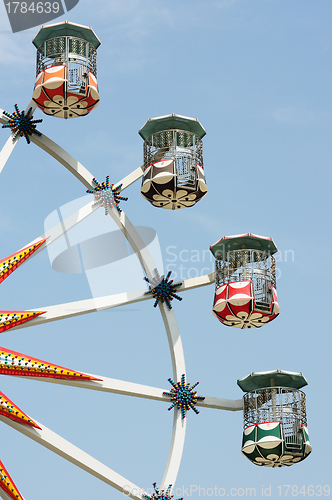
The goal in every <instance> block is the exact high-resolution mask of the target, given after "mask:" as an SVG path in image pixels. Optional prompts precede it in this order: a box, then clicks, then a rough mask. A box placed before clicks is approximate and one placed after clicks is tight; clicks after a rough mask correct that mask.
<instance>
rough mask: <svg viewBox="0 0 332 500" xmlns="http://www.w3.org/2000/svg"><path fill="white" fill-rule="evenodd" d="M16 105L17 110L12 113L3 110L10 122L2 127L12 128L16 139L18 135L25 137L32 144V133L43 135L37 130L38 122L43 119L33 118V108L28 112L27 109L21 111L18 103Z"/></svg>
mask: <svg viewBox="0 0 332 500" xmlns="http://www.w3.org/2000/svg"><path fill="white" fill-rule="evenodd" d="M14 106H15V110H16V111H15V112H14V113H12V114H10V113H7V112H6V111H4V112H3V114H4V115H5V116H7V118H9V120H8V123H6V124H5V125H2V128H10V129H11V131H12V132H13V134H14V138H13V139H14V140H15V139H16V138H17V137H25V139H26V141H27V143H28V144H30V142H31V141H30V136H31V135H32V134H35V135H39V136H41V133H40V132H38V130H36V123H40V122H42V121H43V120H42V119H40V120H33V119H32V118H33V117H32V114H31V111H32V108H29V110H28V112H27V114H25V111H20V110H19V107H18V105H17V104H15V105H14Z"/></svg>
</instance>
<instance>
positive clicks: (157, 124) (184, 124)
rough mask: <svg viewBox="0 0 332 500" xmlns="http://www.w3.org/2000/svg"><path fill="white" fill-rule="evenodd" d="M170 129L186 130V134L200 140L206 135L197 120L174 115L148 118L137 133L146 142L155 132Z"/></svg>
mask: <svg viewBox="0 0 332 500" xmlns="http://www.w3.org/2000/svg"><path fill="white" fill-rule="evenodd" d="M170 129H178V130H186V131H187V132H192V133H194V134H196V135H197V136H198V137H199V138H200V139H202V138H203V137H204V136H205V134H206V131H205V129H204V128H203V127H202V125H201V124H200V122H199V121H198V119H197V118H189V117H188V116H181V115H175V114H174V113H173V114H172V115H165V116H157V117H156V118H149V119H148V121H147V122H146V123H145V125H143V127H142V128H141V129H140V130H139V131H138V133H139V135H140V136H141V137H142V138H143V139H144V140H146V139H147V138H148V137H150V136H151V135H152V134H155V133H156V132H162V131H163V130H170Z"/></svg>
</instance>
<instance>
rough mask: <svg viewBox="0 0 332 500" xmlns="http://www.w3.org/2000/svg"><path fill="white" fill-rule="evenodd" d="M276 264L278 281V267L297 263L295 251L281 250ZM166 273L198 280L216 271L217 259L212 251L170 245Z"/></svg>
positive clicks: (167, 250) (167, 251)
mask: <svg viewBox="0 0 332 500" xmlns="http://www.w3.org/2000/svg"><path fill="white" fill-rule="evenodd" d="M274 258H275V262H276V279H277V280H278V279H280V278H281V274H282V271H281V267H280V265H278V264H279V263H282V264H289V263H293V262H294V261H295V253H294V250H279V252H278V253H276V254H275V255H274ZM164 264H165V272H166V273H167V272H169V271H172V279H173V280H176V279H180V280H184V279H189V278H197V277H198V276H203V275H205V274H209V273H212V272H213V271H215V257H214V256H213V254H212V253H211V251H210V250H206V249H204V250H197V249H190V250H189V249H186V248H179V247H177V246H176V245H169V246H168V247H167V248H166V251H165V259H164Z"/></svg>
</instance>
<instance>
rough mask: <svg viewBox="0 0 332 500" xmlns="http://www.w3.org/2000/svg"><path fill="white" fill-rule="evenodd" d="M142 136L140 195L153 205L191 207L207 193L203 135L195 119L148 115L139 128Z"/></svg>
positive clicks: (173, 115)
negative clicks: (142, 154)
mask: <svg viewBox="0 0 332 500" xmlns="http://www.w3.org/2000/svg"><path fill="white" fill-rule="evenodd" d="M139 134H140V136H141V137H142V139H144V146H143V147H144V173H143V179H142V187H141V194H142V196H143V197H144V198H145V199H146V200H148V201H149V202H150V203H151V204H152V205H153V206H155V207H159V208H167V209H171V210H175V209H179V208H186V207H192V206H193V205H195V204H196V203H197V202H198V201H199V200H200V199H201V198H203V196H205V195H206V193H207V186H206V182H205V174H204V168H203V142H202V138H203V137H204V135H205V134H206V132H205V130H204V128H203V127H202V125H201V124H200V122H199V121H198V120H197V118H196V119H195V118H188V117H186V116H180V115H175V114H172V115H165V116H160V117H157V118H149V120H148V121H147V122H146V124H145V125H144V126H143V127H142V128H141V129H140V131H139Z"/></svg>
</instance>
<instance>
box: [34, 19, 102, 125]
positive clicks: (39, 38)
mask: <svg viewBox="0 0 332 500" xmlns="http://www.w3.org/2000/svg"><path fill="white" fill-rule="evenodd" d="M32 43H33V44H34V46H35V47H36V48H37V69H36V77H37V78H36V83H35V88H34V91H33V94H32V98H33V100H34V101H35V103H36V105H37V106H38V107H39V108H40V109H41V110H42V111H43V112H44V113H46V114H47V115H51V116H57V117H58V118H65V119H67V118H75V117H78V116H84V115H87V114H88V113H90V111H92V110H93V109H94V108H95V107H96V106H97V105H98V103H99V91H98V85H97V48H98V47H99V45H100V40H99V39H98V37H97V36H96V35H95V33H94V31H93V30H92V29H91V28H89V27H87V26H81V25H79V24H74V23H70V22H68V21H65V22H62V23H58V24H51V25H48V26H43V27H42V28H41V29H40V30H39V32H38V33H37V35H36V36H35V38H34V39H33V41H32Z"/></svg>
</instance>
